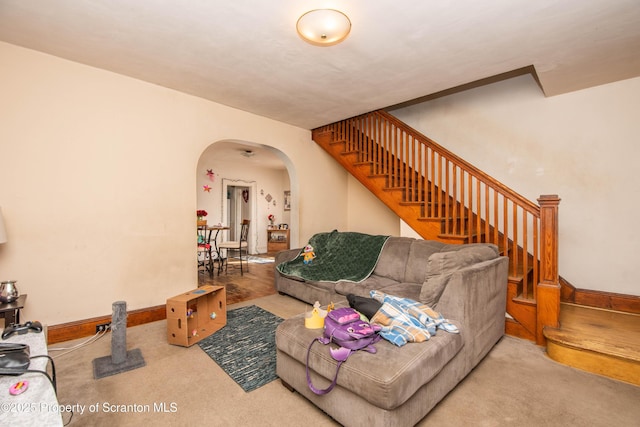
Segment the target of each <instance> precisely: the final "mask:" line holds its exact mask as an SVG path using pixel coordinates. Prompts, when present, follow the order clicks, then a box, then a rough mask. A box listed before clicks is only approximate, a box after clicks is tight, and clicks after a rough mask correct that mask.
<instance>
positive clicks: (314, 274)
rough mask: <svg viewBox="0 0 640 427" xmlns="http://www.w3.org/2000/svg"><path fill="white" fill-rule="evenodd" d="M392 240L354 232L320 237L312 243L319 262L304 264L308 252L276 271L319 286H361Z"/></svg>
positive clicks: (332, 233) (335, 232)
mask: <svg viewBox="0 0 640 427" xmlns="http://www.w3.org/2000/svg"><path fill="white" fill-rule="evenodd" d="M388 238H389V236H372V235H369V234H362V233H354V232H339V231H336V230H334V231H332V232H330V233H318V234H315V235H314V236H313V237H311V239H309V245H311V246H312V247H313V251H314V252H315V256H316V257H315V258H314V259H313V260H312V261H311V262H310V263H308V264H305V263H304V258H303V255H304V249H303V250H302V251H300V254H299V255H298V256H297V257H296V258H294V259H292V260H291V261H285V262H283V263H281V264H279V265H278V266H277V267H276V268H277V269H278V271H279V272H280V273H281V274H282V275H284V276H288V277H291V278H298V279H302V280H311V281H317V282H338V281H341V280H342V281H349V282H356V283H357V282H361V281H363V280H364V279H366V278H367V277H369V275H370V274H371V273H372V272H373V270H374V268H375V267H376V264H377V262H378V258H379V257H380V252H382V248H383V247H384V245H385V243H386V242H387V239H388Z"/></svg>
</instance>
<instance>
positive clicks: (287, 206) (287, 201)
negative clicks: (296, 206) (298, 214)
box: [284, 191, 291, 211]
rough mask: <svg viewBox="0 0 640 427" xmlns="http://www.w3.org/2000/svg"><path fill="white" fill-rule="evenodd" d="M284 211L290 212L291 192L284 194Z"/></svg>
mask: <svg viewBox="0 0 640 427" xmlns="http://www.w3.org/2000/svg"><path fill="white" fill-rule="evenodd" d="M284 210H285V211H290V210H291V191H285V192H284Z"/></svg>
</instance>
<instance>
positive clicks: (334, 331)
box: [306, 307, 381, 394]
mask: <svg viewBox="0 0 640 427" xmlns="http://www.w3.org/2000/svg"><path fill="white" fill-rule="evenodd" d="M380 329H381V327H380V325H372V324H370V323H369V322H366V321H364V320H361V319H360V313H358V312H357V311H355V310H354V309H353V308H351V307H342V308H338V309H335V310H332V311H330V312H329V313H327V317H325V319H324V333H323V335H322V336H321V337H318V338H316V339H314V340H313V341H311V344H309V349H308V350H307V366H306V368H307V384H308V385H309V389H311V391H312V392H314V393H315V394H326V393H329V392H330V391H331V390H332V389H333V387H334V386H335V385H336V380H337V379H338V370H339V369H340V365H342V363H343V362H344V361H345V360H347V358H348V357H349V355H350V354H351V353H352V352H354V351H357V350H365V351H367V352H369V353H375V352H376V348H375V347H374V346H373V344H374V343H376V342H378V341H379V340H380V335H378V331H380ZM316 341H320V342H321V343H322V344H329V343H331V342H333V343H335V344H337V345H338V346H340V347H339V348H333V347H331V348H329V353H330V354H331V357H333V359H334V360H336V361H337V362H338V366H337V367H336V375H335V376H334V377H333V381H332V382H331V385H329V387H327V388H326V389H324V390H319V389H317V388H315V387H314V386H313V384H312V383H311V377H310V376H309V354H310V353H311V346H313V344H314V343H315V342H316Z"/></svg>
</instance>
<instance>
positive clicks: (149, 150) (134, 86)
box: [0, 43, 349, 325]
mask: <svg viewBox="0 0 640 427" xmlns="http://www.w3.org/2000/svg"><path fill="white" fill-rule="evenodd" d="M0 93H1V94H2V96H1V97H0V118H1V119H0V161H1V162H2V167H1V168H0V183H1V184H0V206H2V212H3V214H4V218H5V223H6V226H7V233H8V238H9V241H8V243H6V244H4V245H0V278H1V279H2V280H7V279H15V280H18V287H19V289H20V291H21V292H22V293H26V294H28V300H27V306H26V308H25V310H24V312H23V319H38V320H41V321H42V322H44V323H46V324H49V325H53V324H58V323H64V322H69V321H74V320H81V319H86V318H90V317H94V316H100V315H108V314H110V313H111V311H112V303H113V302H115V301H121V300H122V301H126V302H127V308H128V309H130V310H133V309H139V308H145V307H150V306H155V305H160V304H164V303H165V301H166V298H168V297H171V296H174V295H176V294H178V293H181V292H183V291H185V290H189V289H192V288H195V287H196V286H197V273H196V259H195V254H194V230H193V228H194V211H195V209H196V204H197V203H196V200H197V187H196V169H197V164H198V160H199V158H200V156H201V154H202V153H203V152H204V151H205V150H206V149H207V147H209V146H210V145H212V144H215V143H216V142H217V141H221V140H229V139H235V140H241V141H248V142H252V143H256V144H262V145H266V146H271V147H274V148H276V149H278V150H279V151H281V152H282V153H284V155H285V158H286V160H287V161H289V162H290V163H291V164H292V165H295V167H294V168H293V169H294V170H293V171H292V173H291V178H292V193H293V194H294V195H295V197H294V198H293V200H294V203H295V205H294V206H292V208H293V209H295V213H292V217H293V216H295V221H297V222H298V228H297V229H296V230H295V233H293V235H292V238H293V239H294V241H293V244H294V245H295V244H298V242H300V243H304V242H306V240H308V238H309V237H310V236H312V235H313V234H314V233H316V232H319V231H326V230H330V229H333V228H338V229H347V227H348V218H349V215H348V212H349V208H348V206H349V200H348V194H349V186H348V179H347V174H346V172H344V170H342V169H341V168H340V167H339V166H338V164H337V163H336V162H335V161H334V160H333V159H331V158H330V157H329V156H328V155H326V154H325V153H324V152H323V151H322V149H320V148H319V147H318V146H317V145H316V144H315V143H313V141H311V138H310V132H309V131H308V130H305V129H300V128H297V127H293V126H289V125H286V124H283V123H280V122H276V121H273V120H269V119H266V118H263V117H260V116H255V115H252V114H249V113H246V112H243V111H239V110H235V109H232V108H228V107H225V106H222V105H219V104H216V103H212V102H209V101H205V100H203V99H200V98H196V97H192V96H188V95H185V94H182V93H179V92H175V91H173V90H169V89H166V88H162V87H159V86H155V85H153V84H148V83H145V82H141V81H138V80H135V79H131V78H127V77H123V76H120V75H117V74H113V73H109V72H106V71H102V70H98V69H95V68H91V67H87V66H84V65H80V64H77V63H73V62H69V61H66V60H62V59H59V58H56V57H53V56H49V55H44V54H41V53H38V52H35V51H31V50H27V49H23V48H20V47H16V46H13V45H10V44H6V43H0Z"/></svg>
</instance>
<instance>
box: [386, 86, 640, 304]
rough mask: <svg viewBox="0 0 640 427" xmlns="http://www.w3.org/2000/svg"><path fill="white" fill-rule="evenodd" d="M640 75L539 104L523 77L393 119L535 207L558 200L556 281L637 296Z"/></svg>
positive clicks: (411, 109) (419, 107) (538, 93)
mask: <svg viewBox="0 0 640 427" xmlns="http://www.w3.org/2000/svg"><path fill="white" fill-rule="evenodd" d="M639 111H640V78H636V79H630V80H625V81H621V82H617V83H612V84H608V85H603V86H599V87H595V88H591V89H586V90H581V91H577V92H573V93H569V94H565V95H559V96H555V97H551V98H545V97H544V96H543V94H542V92H541V91H540V88H539V87H538V86H537V84H536V83H535V81H534V80H533V78H532V77H531V76H521V77H518V78H514V79H511V80H507V81H504V82H500V83H495V84H492V85H489V86H485V87H481V88H477V89H474V90H470V91H467V92H464V93H459V94H456V95H450V96H447V97H444V98H440V99H437V100H433V101H429V102H424V103H422V104H419V105H415V106H412V107H407V108H404V109H401V110H396V111H393V112H392V113H393V114H394V115H395V116H397V117H398V118H399V119H401V120H403V121H404V122H406V123H407V124H409V125H410V126H412V127H414V128H415V129H417V130H418V131H420V132H422V133H423V134H425V135H427V136H429V137H430V138H432V139H433V140H435V141H436V142H438V143H439V144H441V145H443V146H445V147H446V148H448V149H449V150H451V151H453V152H454V153H456V154H457V155H459V156H461V157H462V158H464V159H465V160H467V161H469V162H471V163H472V164H474V165H475V166H477V167H479V168H480V169H482V170H483V171H485V172H487V173H489V174H490V175H492V176H493V177H495V178H497V179H498V180H500V181H502V182H503V183H505V184H506V185H508V186H509V187H511V188H513V189H514V190H515V191H517V192H519V193H520V194H522V195H523V196H525V197H527V198H529V199H530V200H532V201H536V199H537V198H538V197H539V196H540V195H542V194H558V195H559V196H560V198H561V199H562V201H561V202H560V219H559V224H560V256H559V258H560V275H561V276H563V277H564V278H566V279H567V280H568V281H569V282H570V283H572V284H573V285H574V286H576V287H578V288H585V289H594V290H601V291H610V292H618V293H623V294H631V295H640V285H639V284H638V279H637V274H636V271H635V257H636V256H637V254H638V253H640V229H639V228H638V227H637V220H636V217H637V213H638V209H639V208H640V186H639V185H638V177H637V176H636V175H637V173H638V172H637V171H638V167H637V165H638V159H639V158H640V144H639V143H638V135H640V120H638V112H639Z"/></svg>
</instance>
